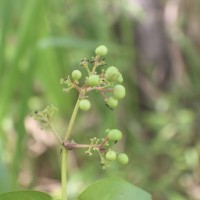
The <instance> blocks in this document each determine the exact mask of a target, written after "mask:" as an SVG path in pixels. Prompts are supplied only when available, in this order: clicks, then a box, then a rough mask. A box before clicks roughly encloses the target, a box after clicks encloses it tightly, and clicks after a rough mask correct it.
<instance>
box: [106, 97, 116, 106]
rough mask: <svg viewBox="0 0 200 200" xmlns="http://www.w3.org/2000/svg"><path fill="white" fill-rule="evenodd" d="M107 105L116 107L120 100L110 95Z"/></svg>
mask: <svg viewBox="0 0 200 200" xmlns="http://www.w3.org/2000/svg"><path fill="white" fill-rule="evenodd" d="M107 105H108V106H109V107H110V108H116V107H117V105H118V100H117V99H115V98H113V97H109V98H108V100H107Z"/></svg>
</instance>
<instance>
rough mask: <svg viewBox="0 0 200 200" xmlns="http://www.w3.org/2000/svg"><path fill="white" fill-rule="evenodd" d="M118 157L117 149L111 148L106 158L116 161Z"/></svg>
mask: <svg viewBox="0 0 200 200" xmlns="http://www.w3.org/2000/svg"><path fill="white" fill-rule="evenodd" d="M116 158H117V154H116V152H115V151H111V150H109V151H108V152H107V153H106V160H109V161H114V160H116Z"/></svg>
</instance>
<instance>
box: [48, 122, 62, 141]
mask: <svg viewBox="0 0 200 200" xmlns="http://www.w3.org/2000/svg"><path fill="white" fill-rule="evenodd" d="M49 126H50V128H51V129H52V131H53V132H54V134H55V136H56V137H57V139H58V141H59V142H60V144H62V139H61V138H60V136H59V134H58V132H57V131H56V129H55V128H54V127H53V126H52V124H51V123H49Z"/></svg>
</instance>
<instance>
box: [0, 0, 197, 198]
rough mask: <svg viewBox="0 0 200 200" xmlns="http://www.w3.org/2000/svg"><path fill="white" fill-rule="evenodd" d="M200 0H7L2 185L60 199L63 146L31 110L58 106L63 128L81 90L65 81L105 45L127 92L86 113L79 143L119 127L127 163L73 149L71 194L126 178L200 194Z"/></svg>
mask: <svg viewBox="0 0 200 200" xmlns="http://www.w3.org/2000/svg"><path fill="white" fill-rule="evenodd" d="M199 18H200V1H199V0H193V1H191V0H184V1H183V0H182V1H177V0H148V1H147V0H110V1H106V0H93V1H89V0H84V1H77V0H56V1H55V0H48V1H47V0H46V1H45V0H1V1H0V192H6V191H10V190H16V189H23V188H30V189H37V190H41V191H47V192H49V193H51V194H52V195H54V196H55V198H58V199H59V195H60V183H59V179H60V149H59V147H58V145H57V144H56V140H55V138H54V137H53V135H52V134H51V133H49V132H50V131H49V130H41V129H40V127H39V125H38V124H37V123H36V122H35V121H34V120H33V119H32V118H30V112H31V111H33V110H39V109H43V108H44V107H46V106H47V105H51V104H53V105H54V106H56V107H58V108H59V113H58V114H57V116H56V118H55V121H54V123H55V126H56V127H57V129H58V130H59V131H60V132H61V133H63V134H64V132H65V130H66V126H67V123H68V121H69V118H70V115H71V112H72V110H73V106H74V104H75V101H76V98H77V94H76V92H70V93H67V94H66V93H63V92H62V86H61V85H60V79H61V78H63V77H65V76H66V75H67V74H70V73H71V71H72V70H73V69H77V68H79V62H80V60H81V59H82V58H84V57H88V58H90V57H91V56H93V55H94V49H95V48H96V46H98V45H100V44H104V45H106V46H107V47H108V49H109V54H108V56H107V58H106V59H107V63H108V66H109V65H114V66H118V67H119V69H120V70H121V72H122V74H123V76H124V85H125V86H126V88H127V96H126V98H125V100H123V101H122V102H121V103H120V106H119V108H118V109H116V110H115V111H110V110H108V109H107V108H106V107H105V105H104V103H103V101H102V99H101V98H99V95H98V94H94V95H92V96H91V99H92V106H93V109H92V110H91V111H90V112H88V113H86V114H85V113H82V112H80V113H79V117H78V119H77V121H76V127H75V129H74V139H75V141H77V142H81V143H88V141H89V138H91V137H93V136H94V135H95V136H98V137H101V136H102V134H103V133H104V130H105V129H106V128H115V127H116V128H119V129H121V130H122V131H123V133H124V136H125V137H124V140H123V142H121V143H120V144H118V145H117V147H116V149H117V150H118V151H119V152H120V151H125V152H126V153H127V154H128V155H129V157H130V164H129V165H128V166H126V167H120V166H119V165H117V164H113V165H112V166H111V168H110V169H108V170H106V171H105V170H102V169H101V166H100V165H99V160H98V156H97V158H96V159H95V158H94V157H91V158H90V157H89V158H88V157H87V156H86V155H85V154H84V151H79V152H78V151H74V152H70V158H69V166H70V167H69V168H70V169H69V183H68V184H69V196H70V197H71V199H75V198H76V196H77V195H78V193H79V192H80V191H81V190H83V189H84V188H85V187H86V186H88V185H89V184H91V183H92V182H93V181H95V180H98V179H100V178H104V177H107V176H112V175H116V176H120V177H124V178H125V179H127V180H129V181H130V182H132V183H133V184H136V185H138V186H139V187H142V188H143V189H145V190H147V191H148V192H150V193H151V194H152V196H153V199H154V200H199V199H200V166H199V155H200V142H199V139H200V131H199V130H200V126H199V124H200V123H199V120H200V57H199V54H200V39H199V35H200V21H199Z"/></svg>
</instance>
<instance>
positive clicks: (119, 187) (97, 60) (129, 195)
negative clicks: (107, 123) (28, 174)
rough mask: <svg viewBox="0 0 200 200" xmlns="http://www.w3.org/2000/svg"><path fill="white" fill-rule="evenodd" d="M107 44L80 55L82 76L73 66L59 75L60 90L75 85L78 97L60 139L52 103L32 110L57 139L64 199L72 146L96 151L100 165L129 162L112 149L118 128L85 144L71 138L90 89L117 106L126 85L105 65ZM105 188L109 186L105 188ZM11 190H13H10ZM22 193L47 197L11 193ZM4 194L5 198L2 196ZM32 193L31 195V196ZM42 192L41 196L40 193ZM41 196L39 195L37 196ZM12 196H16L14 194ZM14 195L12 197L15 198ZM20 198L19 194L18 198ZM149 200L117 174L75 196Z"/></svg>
mask: <svg viewBox="0 0 200 200" xmlns="http://www.w3.org/2000/svg"><path fill="white" fill-rule="evenodd" d="M107 52H108V50H107V47H106V46H104V45H101V46H99V47H97V48H96V50H95V53H96V55H95V57H92V58H91V59H90V60H89V59H86V58H84V59H82V60H81V62H80V67H81V69H82V70H86V74H87V75H86V77H84V76H83V73H82V72H81V71H80V70H78V69H76V70H74V71H73V72H72V74H71V76H67V77H66V78H64V79H61V84H63V85H64V86H65V87H64V89H63V91H64V92H69V91H70V90H72V89H75V90H76V91H77V92H78V98H77V101H76V104H75V107H74V110H73V113H72V115H71V119H70V121H69V125H68V127H67V131H66V133H65V136H64V139H62V138H61V136H60V134H58V132H57V131H56V129H55V128H54V127H53V125H52V123H51V120H52V117H53V115H54V113H55V112H56V111H57V108H55V107H54V106H48V107H47V108H45V109H44V110H42V111H37V112H33V114H32V115H33V117H34V118H35V119H36V120H39V121H40V122H41V123H42V127H50V128H51V129H52V130H53V132H54V133H55V135H56V137H57V139H58V142H59V143H60V145H61V148H62V151H61V183H62V200H67V157H68V151H70V150H73V149H77V148H79V149H86V150H85V153H86V154H87V155H89V156H92V155H93V154H94V153H95V152H97V153H98V154H99V158H100V164H101V165H102V168H103V169H106V168H107V167H109V166H110V164H111V162H114V161H116V162H119V163H120V164H122V165H126V164H127V163H128V162H129V158H128V156H127V154H125V153H123V152H122V153H121V152H120V153H117V152H115V151H114V150H113V145H114V144H115V143H116V142H118V141H120V140H121V139H122V137H123V134H122V132H121V131H120V130H118V129H116V128H115V129H107V130H105V133H106V134H105V135H106V136H105V137H104V138H97V137H95V136H94V137H93V138H91V139H90V143H89V144H80V143H75V142H73V140H72V133H73V132H72V129H73V127H74V124H75V119H76V117H77V113H78V111H79V110H82V111H88V110H90V109H91V108H92V106H93V105H92V103H91V102H90V100H89V94H90V93H91V92H92V91H98V92H99V93H100V95H101V96H102V97H103V98H102V99H103V101H104V102H105V104H106V105H107V107H108V108H109V109H111V110H113V109H115V108H116V107H117V106H118V102H119V101H120V100H121V99H123V98H124V97H125V95H126V89H125V87H124V86H123V85H122V82H123V77H122V74H121V73H120V71H119V69H118V68H116V67H114V66H109V67H107V66H106V61H105V57H104V56H105V55H106V54H107ZM108 188H109V190H108ZM14 193H15V192H14ZM14 193H13V192H12V193H7V194H2V195H0V200H3V199H6V200H9V199H10V196H11V197H12V195H13V194H14ZM23 194H24V195H26V200H29V199H38V200H42V199H44V200H46V199H51V198H50V197H49V196H45V195H46V194H43V193H37V192H32V193H31V192H30V191H24V193H23V192H21V193H18V194H17V193H16V194H15V195H23ZM6 195H7V197H8V198H4V197H5V196H6ZM34 195H35V196H34ZM42 195H43V196H42ZM40 196H41V197H40ZM15 197H16V196H15ZM29 197H30V198H29ZM15 199H16V198H15ZM21 199H22V198H21ZM94 199H95V200H104V199H106V200H121V199H124V200H134V199H135V200H138V199H140V200H150V199H151V197H150V195H149V194H148V193H147V192H145V191H143V190H141V189H140V188H137V187H135V186H133V185H131V184H130V183H128V182H126V181H125V180H123V179H120V178H107V179H104V180H101V181H98V182H96V183H94V184H92V185H91V186H89V187H88V188H87V189H86V190H85V191H83V192H82V193H81V194H80V195H79V197H78V200H94Z"/></svg>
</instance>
